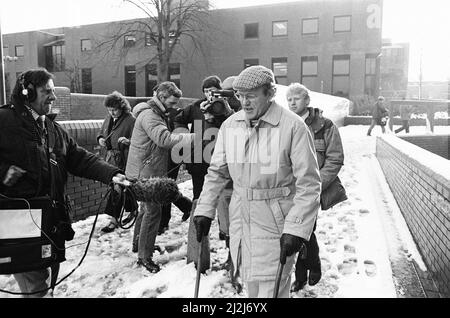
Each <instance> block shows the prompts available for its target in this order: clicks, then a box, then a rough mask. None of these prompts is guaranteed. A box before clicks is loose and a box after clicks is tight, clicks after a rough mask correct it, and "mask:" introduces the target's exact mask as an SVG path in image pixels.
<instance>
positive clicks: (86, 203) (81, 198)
mask: <svg viewBox="0 0 450 318" xmlns="http://www.w3.org/2000/svg"><path fill="white" fill-rule="evenodd" d="M102 122H103V121H102V120H72V121H61V122H59V124H61V126H62V127H63V128H64V129H66V130H67V132H68V133H69V135H70V136H72V137H73V138H74V139H75V140H76V141H77V143H78V144H79V145H80V146H82V147H84V148H86V149H87V150H89V151H91V152H93V153H95V154H97V155H99V156H102V157H103V156H104V154H103V152H102V151H101V147H100V146H98V144H97V138H96V137H97V134H98V131H99V130H100V128H101V125H102ZM190 178H191V177H190V175H189V174H188V173H187V171H186V170H184V169H180V171H179V173H178V180H177V182H183V181H186V180H189V179H190ZM107 190H108V186H107V185H104V184H103V183H101V182H98V181H93V180H89V179H85V178H79V177H75V176H73V175H70V174H69V177H68V180H67V187H66V194H68V195H69V197H70V199H71V202H72V207H73V215H72V218H73V220H74V221H78V220H83V219H85V218H87V217H89V216H91V215H95V214H96V213H97V210H98V208H99V205H100V203H102V202H101V201H102V198H103V197H104V195H105V194H106V191H107ZM105 203H106V202H103V203H102V207H104V206H105ZM100 213H103V209H101V210H100Z"/></svg>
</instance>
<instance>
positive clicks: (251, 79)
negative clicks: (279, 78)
mask: <svg viewBox="0 0 450 318" xmlns="http://www.w3.org/2000/svg"><path fill="white" fill-rule="evenodd" d="M269 83H275V77H274V75H273V72H272V71H271V70H270V69H268V68H267V67H264V66H262V65H254V66H250V67H247V68H246V69H245V70H243V71H242V72H241V73H240V74H239V75H238V77H237V78H236V79H235V80H234V82H233V88H234V89H235V90H251V89H255V88H258V87H261V86H263V85H264V84H269Z"/></svg>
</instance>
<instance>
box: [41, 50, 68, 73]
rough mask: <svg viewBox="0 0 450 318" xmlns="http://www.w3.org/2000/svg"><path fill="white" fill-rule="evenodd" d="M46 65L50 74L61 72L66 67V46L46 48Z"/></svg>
mask: <svg viewBox="0 0 450 318" xmlns="http://www.w3.org/2000/svg"><path fill="white" fill-rule="evenodd" d="M45 65H46V68H47V70H48V71H49V72H61V71H64V70H65V67H66V46H65V45H53V46H46V47H45Z"/></svg>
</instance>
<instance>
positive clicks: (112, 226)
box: [101, 222, 117, 233]
mask: <svg viewBox="0 0 450 318" xmlns="http://www.w3.org/2000/svg"><path fill="white" fill-rule="evenodd" d="M116 228H117V224H116V223H114V222H110V223H109V224H108V225H107V226H105V227H104V228H102V229H101V231H102V232H103V233H111V232H112V231H114V230H115V229H116Z"/></svg>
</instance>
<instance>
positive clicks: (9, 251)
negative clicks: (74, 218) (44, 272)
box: [0, 196, 65, 274]
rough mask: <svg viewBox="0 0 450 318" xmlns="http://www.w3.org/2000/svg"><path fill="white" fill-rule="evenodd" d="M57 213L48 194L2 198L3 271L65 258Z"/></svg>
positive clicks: (43, 265)
mask: <svg viewBox="0 0 450 318" xmlns="http://www.w3.org/2000/svg"><path fill="white" fill-rule="evenodd" d="M56 213H58V210H57V209H56V208H54V206H53V202H52V200H51V199H50V197H48V196H44V197H36V198H31V199H27V200H25V199H15V198H14V199H6V198H2V197H0V274H14V273H22V272H27V271H33V270H39V269H44V268H47V267H50V266H52V265H54V264H57V263H59V262H60V261H61V259H64V254H65V253H64V239H63V238H61V237H60V236H61V235H58V234H57V233H58V232H59V231H58V227H57V226H55V219H56V215H54V214H56Z"/></svg>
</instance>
